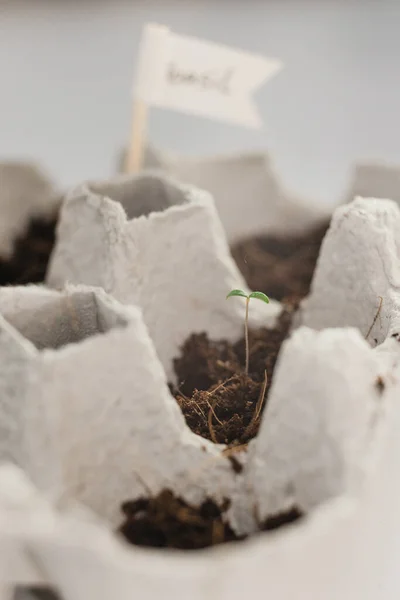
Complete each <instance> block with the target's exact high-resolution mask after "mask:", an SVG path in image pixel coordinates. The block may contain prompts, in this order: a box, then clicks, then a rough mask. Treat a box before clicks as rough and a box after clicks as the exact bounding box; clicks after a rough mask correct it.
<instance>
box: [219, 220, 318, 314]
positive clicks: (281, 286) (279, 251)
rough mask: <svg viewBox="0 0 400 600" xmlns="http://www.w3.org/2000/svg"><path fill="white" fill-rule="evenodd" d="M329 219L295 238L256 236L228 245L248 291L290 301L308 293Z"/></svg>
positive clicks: (295, 302) (298, 299)
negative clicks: (230, 246) (249, 289)
mask: <svg viewBox="0 0 400 600" xmlns="http://www.w3.org/2000/svg"><path fill="white" fill-rule="evenodd" d="M328 227H329V222H327V223H324V224H322V225H320V226H319V227H317V228H315V229H313V230H312V231H310V232H308V233H307V234H306V235H303V236H298V237H278V236H276V237H275V236H260V237H254V238H250V239H247V240H244V241H242V242H240V243H238V244H236V245H234V246H233V247H232V248H231V252H232V256H233V258H234V259H235V261H236V263H237V265H238V267H239V269H240V270H241V272H242V274H243V276H244V278H245V279H246V281H247V283H248V285H249V287H250V288H251V289H252V290H258V291H260V292H264V293H265V294H268V296H270V297H271V298H274V299H276V300H286V301H288V302H289V301H290V302H291V303H293V304H298V302H299V301H300V300H301V299H302V298H304V297H305V296H307V295H308V293H309V290H310V285H311V280H312V276H313V273H314V269H315V266H316V264H317V259H318V256H319V250H320V247H321V244H322V240H323V239H324V236H325V233H326V231H327V229H328Z"/></svg>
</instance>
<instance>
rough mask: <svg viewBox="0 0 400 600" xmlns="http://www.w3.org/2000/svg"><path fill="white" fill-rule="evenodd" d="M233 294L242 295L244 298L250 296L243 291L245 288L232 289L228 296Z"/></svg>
mask: <svg viewBox="0 0 400 600" xmlns="http://www.w3.org/2000/svg"><path fill="white" fill-rule="evenodd" d="M232 296H241V297H242V298H248V296H247V294H245V293H244V292H243V290H232V291H231V292H229V294H228V295H227V298H231V297H232Z"/></svg>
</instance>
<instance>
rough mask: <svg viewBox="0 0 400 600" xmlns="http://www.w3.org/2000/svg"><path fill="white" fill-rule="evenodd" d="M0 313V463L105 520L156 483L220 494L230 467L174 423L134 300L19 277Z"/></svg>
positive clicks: (200, 494) (176, 416)
mask: <svg viewBox="0 0 400 600" xmlns="http://www.w3.org/2000/svg"><path fill="white" fill-rule="evenodd" d="M13 305H17V306H18V310H13V309H12V307H13ZM31 306H34V309H33V310H31ZM0 314H1V318H0V357H1V360H0V390H1V393H0V409H1V410H0V414H1V420H0V423H1V431H0V440H1V445H0V459H1V460H2V461H11V462H13V463H15V464H17V465H19V466H20V467H21V468H23V469H24V470H25V471H26V472H27V473H28V475H29V476H30V478H31V479H32V481H33V482H34V483H35V484H36V485H37V486H38V488H39V489H41V490H42V491H44V492H46V493H48V494H51V496H52V497H53V498H57V499H60V498H62V497H65V498H66V499H73V500H74V501H78V502H81V503H82V504H83V505H85V506H88V507H89V508H90V509H92V510H93V511H95V512H96V513H97V514H98V515H100V516H101V517H103V518H104V519H106V520H108V521H109V522H110V523H113V524H114V525H115V524H116V523H117V522H118V521H119V519H120V516H119V504H120V503H121V502H122V501H123V500H126V499H128V498H131V497H137V496H139V495H140V494H142V495H143V494H146V495H148V494H149V493H157V492H158V491H160V490H161V489H164V488H170V489H174V490H175V491H176V493H177V494H179V495H181V496H183V497H186V498H187V499H188V500H190V501H193V502H201V501H203V500H204V499H205V497H206V496H207V495H211V496H213V497H215V499H216V500H219V501H222V499H223V498H225V497H230V496H231V494H232V487H233V484H234V475H233V473H232V469H231V468H230V464H229V462H228V460H227V459H226V458H225V457H223V456H222V454H221V449H220V448H219V447H218V446H215V445H214V444H212V443H211V442H208V441H207V440H203V439H201V438H200V437H198V436H196V435H194V434H193V433H192V432H191V431H190V430H189V429H188V427H187V426H186V424H185V421H184V419H183V416H182V414H181V412H180V410H179V408H178V405H177V404H176V402H175V400H174V399H173V397H172V396H171V394H170V392H169V389H168V386H167V382H166V377H165V373H164V371H163V369H162V367H161V364H160V362H159V361H158V359H157V356H156V353H155V351H154V347H153V344H152V342H151V340H150V338H149V335H148V332H147V330H146V327H145V325H144V323H143V319H142V315H141V313H140V311H139V310H138V309H137V308H135V307H129V308H128V307H123V306H121V305H119V304H118V302H116V301H115V300H114V299H112V298H110V297H108V296H107V295H106V294H105V293H104V291H102V290H95V289H88V288H84V287H76V288H70V289H67V290H66V291H65V292H63V293H59V292H55V291H50V290H46V289H41V288H39V287H36V286H30V287H27V288H25V287H22V288H18V287H17V288H3V289H2V290H0ZM28 315H30V318H28ZM49 325H50V326H49Z"/></svg>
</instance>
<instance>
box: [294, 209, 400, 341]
mask: <svg viewBox="0 0 400 600" xmlns="http://www.w3.org/2000/svg"><path fill="white" fill-rule="evenodd" d="M399 253H400V210H399V207H398V205H397V204H396V203H395V202H392V201H390V200H376V199H371V198H370V199H365V198H358V199H356V200H355V201H354V202H353V203H351V204H348V205H344V206H342V207H340V208H338V209H337V210H336V212H335V214H334V216H333V219H332V222H331V226H330V228H329V230H328V233H327V235H326V236H325V239H324V241H323V244H322V248H321V253H320V256H319V260H318V264H317V268H316V271H315V274H314V279H313V283H312V289H311V293H310V296H309V297H308V298H306V299H305V300H304V301H303V303H302V308H301V311H300V313H298V321H299V322H300V323H302V324H304V325H307V326H309V327H312V328H313V329H323V328H325V327H343V326H352V327H357V328H358V329H359V330H360V331H361V332H362V334H363V335H365V336H366V335H367V334H369V335H368V339H369V341H370V342H371V344H372V345H373V346H376V345H377V344H382V343H383V342H384V341H385V340H386V339H387V338H390V336H391V335H393V334H396V333H398V332H399V327H400V295H399V287H400V270H399ZM375 317H376V319H375ZM371 326H372V329H371ZM387 343H389V341H388V342H387Z"/></svg>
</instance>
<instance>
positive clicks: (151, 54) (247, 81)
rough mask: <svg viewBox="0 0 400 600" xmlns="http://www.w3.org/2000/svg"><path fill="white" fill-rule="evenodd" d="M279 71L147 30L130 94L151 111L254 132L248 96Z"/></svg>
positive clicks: (272, 64)
mask: <svg viewBox="0 0 400 600" xmlns="http://www.w3.org/2000/svg"><path fill="white" fill-rule="evenodd" d="M281 68H282V64H281V63H280V62H279V61H277V60H273V59H268V58H264V57H262V56H257V55H254V54H249V53H248V52H242V51H241V50H236V49H234V48H229V47H227V46H222V45H220V44H215V43H213V42H206V41H204V40H199V39H197V38H192V37H187V36H180V35H177V34H175V33H172V32H171V31H170V30H169V29H168V28H167V27H164V26H160V25H147V26H146V27H145V29H144V33H143V37H142V42H141V48H140V59H139V64H138V70H137V76H136V82H135V86H134V94H135V96H136V97H137V98H139V99H140V100H142V101H143V102H145V103H147V104H149V105H151V106H159V107H162V108H169V109H173V110H178V111H181V112H186V113H191V114H196V115H201V116H204V117H208V118H211V119H218V120H222V121H228V122H230V123H236V124H239V125H244V126H246V127H255V128H258V127H260V126H261V125H262V120H261V118H260V115H259V113H258V110H257V108H256V106H255V103H254V101H253V97H252V96H253V94H254V92H255V91H256V90H257V89H258V88H259V87H260V86H261V85H262V84H263V83H265V82H266V81H267V80H268V79H270V78H272V77H273V76H274V75H275V74H276V73H278V71H280V69H281Z"/></svg>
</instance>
